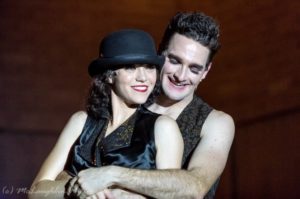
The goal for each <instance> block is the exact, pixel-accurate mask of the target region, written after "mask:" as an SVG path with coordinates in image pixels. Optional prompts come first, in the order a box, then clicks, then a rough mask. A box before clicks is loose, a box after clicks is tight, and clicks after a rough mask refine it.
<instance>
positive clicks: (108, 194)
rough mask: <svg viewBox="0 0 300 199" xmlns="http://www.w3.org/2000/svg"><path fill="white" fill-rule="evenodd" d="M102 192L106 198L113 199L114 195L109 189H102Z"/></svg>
mask: <svg viewBox="0 0 300 199" xmlns="http://www.w3.org/2000/svg"><path fill="white" fill-rule="evenodd" d="M103 193H104V196H105V198H106V199H115V197H114V196H113V194H112V192H111V191H110V190H109V189H104V190H103Z"/></svg>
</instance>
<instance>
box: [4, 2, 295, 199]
mask: <svg viewBox="0 0 300 199" xmlns="http://www.w3.org/2000/svg"><path fill="white" fill-rule="evenodd" d="M193 10H198V11H199V10H200V11H203V12H205V13H206V14H208V15H211V16H213V17H214V18H216V19H217V21H218V22H219V23H220V25H221V31H222V32H221V42H222V48H221V50H220V52H219V53H218V54H217V56H216V57H215V60H214V64H213V66H212V69H211V71H210V73H209V75H208V78H207V79H206V80H205V81H204V82H202V84H201V86H200V88H199V89H198V94H199V95H201V96H202V97H203V98H204V99H205V100H206V101H208V102H209V103H210V105H212V106H213V107H215V108H216V109H220V110H223V111H225V112H227V113H229V114H230V115H232V116H233V118H234V119H235V122H236V137H235V140H234V144H233V147H232V150H231V153H230V157H229V160H228V163H227V166H226V169H225V172H224V173H223V176H222V178H221V183H220V186H219V189H218V192H217V198H219V199H221V198H222V199H226V198H228V199H236V198H242V199H247V198H254V199H257V198H295V199H296V198H299V196H300V189H299V184H300V183H299V182H300V180H299V177H300V174H299V172H298V169H297V168H299V166H298V165H299V162H300V158H299V157H300V153H299V149H300V145H299V143H298V142H299V129H300V128H299V126H298V125H299V121H300V120H299V119H300V111H299V110H300V89H299V87H300V84H299V72H300V69H299V56H300V53H299V49H300V39H299V33H300V27H299V20H300V16H299V10H300V3H299V1H292V0H286V1H279V0H264V1H259V0H227V1H218V0H210V1H205V0H194V1H192V0H184V1H183V0H181V1H180V0H163V1H154V0H131V1H129V0H118V1H117V0H110V1H101V0H98V1H96V0H93V1H92V0H87V1H76V0H65V1H59V0H52V1H42V0H29V1H28V0H27V1H25V0H18V1H11V0H0V27H1V31H0V142H1V145H0V159H1V164H0V194H1V195H0V196H1V198H25V194H24V192H26V190H27V188H28V187H29V186H30V184H31V182H32V181H33V178H34V176H35V175H36V173H37V171H38V169H39V167H40V166H41V163H42V162H43V160H44V159H45V157H46V155H47V154H48V153H49V151H50V149H51V148H52V147H53V145H54V143H55V141H56V139H57V137H58V135H59V133H60V131H61V130H62V128H63V126H64V124H65V123H66V122H67V120H68V118H69V117H70V115H71V114H72V113H73V112H75V111H77V110H79V109H83V107H84V100H85V96H86V93H87V89H88V87H89V85H90V78H89V76H88V74H87V65H88V64H89V62H90V61H91V60H92V59H94V58H96V57H97V56H98V44H99V41H100V39H101V38H102V37H103V36H104V35H105V34H107V33H109V32H111V31H114V30H117V29H120V28H140V29H144V30H146V31H148V32H150V33H151V34H152V35H153V37H154V38H155V40H156V42H157V43H158V42H159V40H160V37H161V35H162V33H163V31H164V27H165V25H166V24H167V22H168V20H169V18H170V17H171V16H173V15H174V14H175V13H176V12H177V11H193Z"/></svg>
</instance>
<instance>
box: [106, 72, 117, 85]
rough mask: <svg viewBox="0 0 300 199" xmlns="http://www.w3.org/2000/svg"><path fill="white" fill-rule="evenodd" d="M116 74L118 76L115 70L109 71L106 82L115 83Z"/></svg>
mask: <svg viewBox="0 0 300 199" xmlns="http://www.w3.org/2000/svg"><path fill="white" fill-rule="evenodd" d="M115 76H116V72H115V71H108V73H107V77H106V82H107V83H109V84H113V83H114V77H115Z"/></svg>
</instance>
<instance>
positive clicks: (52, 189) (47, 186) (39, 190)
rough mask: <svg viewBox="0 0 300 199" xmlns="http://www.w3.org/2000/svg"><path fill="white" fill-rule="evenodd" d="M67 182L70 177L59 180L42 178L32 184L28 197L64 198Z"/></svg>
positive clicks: (37, 198)
mask: <svg viewBox="0 0 300 199" xmlns="http://www.w3.org/2000/svg"><path fill="white" fill-rule="evenodd" d="M67 183H68V179H64V180H57V181H52V180H42V181H40V182H37V183H36V184H34V185H32V186H31V188H30V191H29V193H28V198H29V199H39V198H45V199H63V198H64V195H65V186H66V184H67Z"/></svg>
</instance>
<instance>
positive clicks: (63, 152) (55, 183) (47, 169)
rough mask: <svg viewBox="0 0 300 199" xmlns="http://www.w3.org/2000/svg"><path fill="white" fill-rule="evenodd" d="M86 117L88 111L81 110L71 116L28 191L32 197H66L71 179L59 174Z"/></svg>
mask: <svg viewBox="0 0 300 199" xmlns="http://www.w3.org/2000/svg"><path fill="white" fill-rule="evenodd" d="M86 117H87V116H86V113H84V112H82V111H80V112H77V113H75V114H74V115H73V116H72V117H71V118H70V120H69V121H68V123H67V125H66V126H65V128H64V129H63V131H62V133H61V135H60V136H59V138H58V140H57V142H56V144H55V146H54V148H53V149H52V151H51V152H50V154H49V155H48V157H47V158H46V160H45V162H44V163H43V165H42V167H41V169H40V171H39V173H38V175H37V176H36V178H35V180H34V182H33V183H32V186H31V189H30V192H29V193H28V197H29V198H30V199H32V198H64V193H65V185H66V183H67V182H68V180H69V179H68V177H67V178H66V177H65V178H64V179H59V178H57V176H58V174H59V173H60V172H61V171H63V169H64V166H65V163H66V161H67V158H68V154H69V151H70V149H71V147H72V145H73V143H74V142H75V140H76V139H77V137H78V136H79V135H80V133H81V131H82V128H83V126H84V122H85V120H86Z"/></svg>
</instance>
